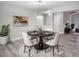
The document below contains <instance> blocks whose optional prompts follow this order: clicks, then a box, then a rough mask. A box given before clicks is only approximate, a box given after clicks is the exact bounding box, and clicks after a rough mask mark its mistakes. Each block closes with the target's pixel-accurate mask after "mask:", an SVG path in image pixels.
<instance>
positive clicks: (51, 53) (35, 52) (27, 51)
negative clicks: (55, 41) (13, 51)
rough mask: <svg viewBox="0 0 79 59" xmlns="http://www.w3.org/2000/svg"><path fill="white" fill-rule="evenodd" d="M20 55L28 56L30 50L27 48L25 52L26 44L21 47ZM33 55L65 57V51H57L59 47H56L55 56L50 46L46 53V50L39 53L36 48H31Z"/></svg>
mask: <svg viewBox="0 0 79 59" xmlns="http://www.w3.org/2000/svg"><path fill="white" fill-rule="evenodd" d="M19 55H20V56H22V57H28V55H29V50H28V48H26V51H25V53H24V46H22V47H21V48H20V49H19ZM31 57H64V53H63V51H60V52H57V49H56V48H55V54H54V56H53V52H52V49H50V48H48V49H47V52H46V53H45V50H39V51H38V53H37V50H36V49H35V48H32V49H31Z"/></svg>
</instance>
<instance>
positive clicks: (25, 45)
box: [24, 45, 26, 53]
mask: <svg viewBox="0 0 79 59" xmlns="http://www.w3.org/2000/svg"><path fill="white" fill-rule="evenodd" d="M25 50H26V45H24V53H25Z"/></svg>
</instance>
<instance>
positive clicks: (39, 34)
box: [28, 30, 54, 50]
mask: <svg viewBox="0 0 79 59" xmlns="http://www.w3.org/2000/svg"><path fill="white" fill-rule="evenodd" d="M28 35H30V36H32V37H33V36H35V37H38V38H39V42H38V43H37V44H35V46H34V47H35V49H37V50H44V49H47V48H49V45H47V44H45V42H44V37H49V36H52V35H54V33H53V32H51V31H44V30H40V31H38V30H35V31H28Z"/></svg>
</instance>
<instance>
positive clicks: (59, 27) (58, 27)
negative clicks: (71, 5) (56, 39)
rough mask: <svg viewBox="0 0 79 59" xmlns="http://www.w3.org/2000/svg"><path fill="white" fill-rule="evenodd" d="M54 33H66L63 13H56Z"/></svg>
mask: <svg viewBox="0 0 79 59" xmlns="http://www.w3.org/2000/svg"><path fill="white" fill-rule="evenodd" d="M53 19H54V20H53V22H54V24H53V25H54V27H53V28H54V32H64V23H63V12H57V13H54V18H53Z"/></svg>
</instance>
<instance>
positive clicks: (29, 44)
mask: <svg viewBox="0 0 79 59" xmlns="http://www.w3.org/2000/svg"><path fill="white" fill-rule="evenodd" d="M22 37H23V40H24V53H25V50H26V47H28V48H29V57H30V51H31V49H32V47H34V45H35V44H37V42H35V43H34V42H32V41H31V37H30V36H28V34H27V33H25V32H22Z"/></svg>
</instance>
